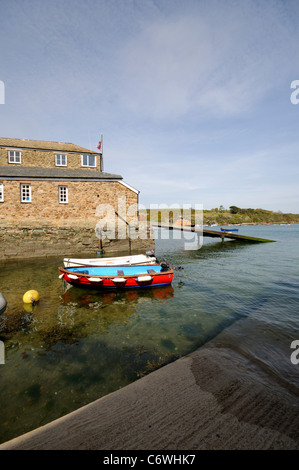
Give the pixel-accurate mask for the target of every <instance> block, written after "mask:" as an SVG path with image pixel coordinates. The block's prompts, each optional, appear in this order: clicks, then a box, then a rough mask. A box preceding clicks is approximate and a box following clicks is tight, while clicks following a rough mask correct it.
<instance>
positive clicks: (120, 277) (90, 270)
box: [59, 263, 173, 290]
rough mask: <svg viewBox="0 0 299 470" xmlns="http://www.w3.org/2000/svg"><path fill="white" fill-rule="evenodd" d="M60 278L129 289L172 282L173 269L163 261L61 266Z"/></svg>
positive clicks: (97, 286)
mask: <svg viewBox="0 0 299 470" xmlns="http://www.w3.org/2000/svg"><path fill="white" fill-rule="evenodd" d="M59 271H60V276H59V277H60V279H64V280H65V281H66V282H68V283H69V284H71V285H73V286H80V287H93V288H94V289H100V290H101V289H129V288H139V287H157V286H166V285H169V284H171V282H172V279H173V269H172V268H171V267H170V266H168V265H165V264H163V263H162V265H160V264H147V265H138V266H137V265H135V266H124V265H122V266H81V267H70V268H62V267H60V268H59Z"/></svg>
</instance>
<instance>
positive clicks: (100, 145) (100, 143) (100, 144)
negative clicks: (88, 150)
mask: <svg viewBox="0 0 299 470" xmlns="http://www.w3.org/2000/svg"><path fill="white" fill-rule="evenodd" d="M101 147H102V141H101V140H100V142H99V144H98V147H97V148H98V149H99V150H101Z"/></svg>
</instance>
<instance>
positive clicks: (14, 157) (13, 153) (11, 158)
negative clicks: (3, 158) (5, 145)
mask: <svg viewBox="0 0 299 470" xmlns="http://www.w3.org/2000/svg"><path fill="white" fill-rule="evenodd" d="M8 163H19V164H21V152H20V151H19V150H9V151H8Z"/></svg>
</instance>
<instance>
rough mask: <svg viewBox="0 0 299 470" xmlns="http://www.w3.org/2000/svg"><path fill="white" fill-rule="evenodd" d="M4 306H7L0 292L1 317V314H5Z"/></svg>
mask: <svg viewBox="0 0 299 470" xmlns="http://www.w3.org/2000/svg"><path fill="white" fill-rule="evenodd" d="M6 306H7V301H6V298H5V297H4V295H3V294H1V292H0V315H1V313H3V312H5V310H6Z"/></svg>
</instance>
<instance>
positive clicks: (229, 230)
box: [220, 228, 239, 232]
mask: <svg viewBox="0 0 299 470" xmlns="http://www.w3.org/2000/svg"><path fill="white" fill-rule="evenodd" d="M220 230H221V232H238V231H239V229H238V228H221V229H220Z"/></svg>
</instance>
